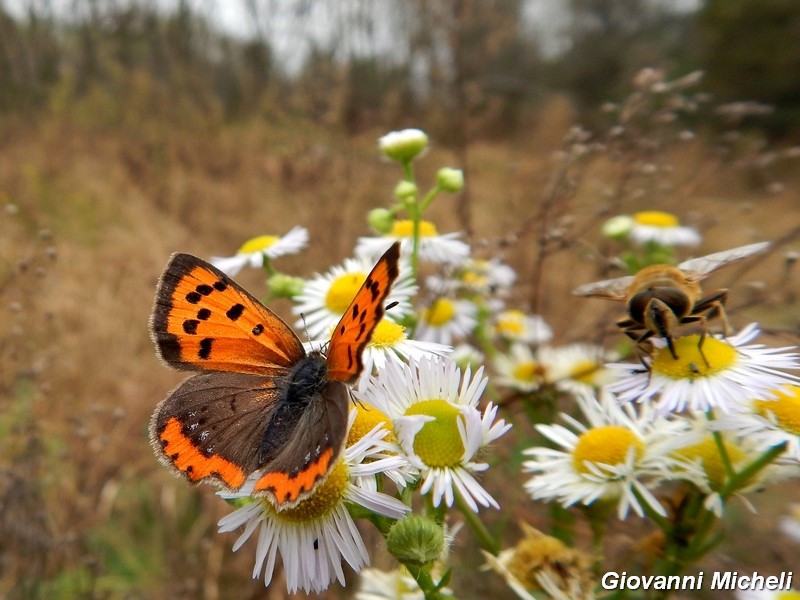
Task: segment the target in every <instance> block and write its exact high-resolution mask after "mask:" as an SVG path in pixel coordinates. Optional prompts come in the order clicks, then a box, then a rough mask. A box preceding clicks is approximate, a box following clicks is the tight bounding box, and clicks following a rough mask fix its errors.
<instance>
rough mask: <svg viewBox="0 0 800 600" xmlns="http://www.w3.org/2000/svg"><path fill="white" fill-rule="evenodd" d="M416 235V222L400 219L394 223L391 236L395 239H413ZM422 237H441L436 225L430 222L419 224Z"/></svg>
mask: <svg viewBox="0 0 800 600" xmlns="http://www.w3.org/2000/svg"><path fill="white" fill-rule="evenodd" d="M413 234H414V222H413V221H412V220H410V219H400V220H397V221H395V222H394V225H392V230H391V231H390V232H389V235H391V236H394V237H411V236H412V235H413ZM419 235H420V237H434V236H437V235H439V232H438V231H437V230H436V225H434V224H433V223H431V222H430V221H420V222H419Z"/></svg>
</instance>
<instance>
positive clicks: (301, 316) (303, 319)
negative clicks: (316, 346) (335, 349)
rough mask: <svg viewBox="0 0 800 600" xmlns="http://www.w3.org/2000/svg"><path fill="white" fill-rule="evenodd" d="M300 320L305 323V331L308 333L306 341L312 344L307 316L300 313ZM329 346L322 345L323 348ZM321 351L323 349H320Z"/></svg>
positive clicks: (326, 343)
mask: <svg viewBox="0 0 800 600" xmlns="http://www.w3.org/2000/svg"><path fill="white" fill-rule="evenodd" d="M300 319H301V320H302V321H303V331H305V332H306V339H307V340H308V341H309V342H310V341H311V336H310V335H309V333H308V323H306V315H305V314H304V313H300ZM327 345H328V342H325V343H324V344H323V345H322V347H323V348H324V347H325V346H327ZM320 351H322V348H320Z"/></svg>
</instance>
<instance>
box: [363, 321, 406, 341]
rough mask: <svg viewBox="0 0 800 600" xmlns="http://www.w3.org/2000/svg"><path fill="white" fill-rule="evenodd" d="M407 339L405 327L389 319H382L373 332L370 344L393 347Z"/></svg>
mask: <svg viewBox="0 0 800 600" xmlns="http://www.w3.org/2000/svg"><path fill="white" fill-rule="evenodd" d="M405 339H406V330H405V327H403V326H402V325H398V324H397V323H395V322H394V321H390V320H389V319H381V320H380V322H378V325H377V326H376V327H375V330H374V331H373V332H372V339H370V341H369V345H370V346H373V347H375V348H393V347H395V346H396V345H397V344H399V343H400V342H402V341H403V340H405Z"/></svg>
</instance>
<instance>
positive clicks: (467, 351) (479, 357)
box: [450, 342, 486, 369]
mask: <svg viewBox="0 0 800 600" xmlns="http://www.w3.org/2000/svg"><path fill="white" fill-rule="evenodd" d="M450 359H451V360H452V361H453V362H455V363H456V364H457V365H458V366H459V367H461V368H462V369H464V368H466V367H467V366H470V367H472V368H473V369H477V368H478V367H480V366H481V365H482V364H483V363H484V361H485V360H486V356H484V354H483V352H481V351H480V350H478V349H477V348H476V347H475V346H473V345H472V344H467V343H465V342H462V343H460V344H456V346H455V347H454V348H453V351H452V352H451V353H450Z"/></svg>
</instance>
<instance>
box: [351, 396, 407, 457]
mask: <svg viewBox="0 0 800 600" xmlns="http://www.w3.org/2000/svg"><path fill="white" fill-rule="evenodd" d="M356 411H357V412H356V419H355V421H353V426H352V427H351V428H350V433H348V435H347V447H348V448H349V447H350V446H352V445H353V444H355V443H356V442H357V441H358V440H360V439H361V438H363V437H364V436H365V435H367V434H368V433H369V432H370V431H372V429H373V428H374V427H375V426H376V425H378V424H379V423H383V428H384V429H387V430H389V431H390V433H389V435H387V436H386V437H384V438H383V439H384V440H385V441H395V438H394V434H392V433H391V429H390V423H391V422H392V420H391V419H390V418H389V417H387V416H386V415H385V414H384V413H382V412H381V411H379V410H378V409H377V408H375V407H374V406H367V405H364V404H361V403H360V402H356Z"/></svg>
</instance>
